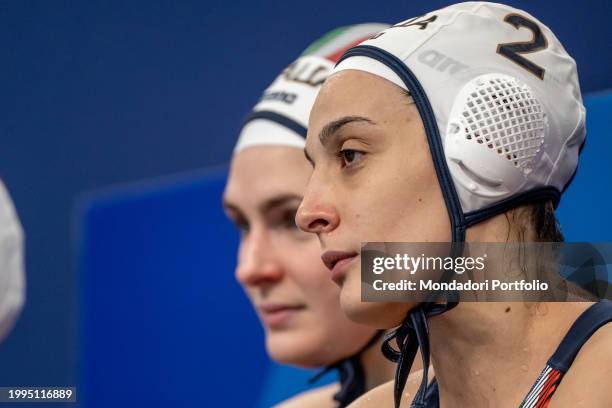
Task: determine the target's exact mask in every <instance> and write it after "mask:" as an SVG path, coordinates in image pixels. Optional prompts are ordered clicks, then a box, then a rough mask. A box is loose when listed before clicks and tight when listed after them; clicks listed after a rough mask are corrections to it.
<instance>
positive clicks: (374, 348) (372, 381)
mask: <svg viewBox="0 0 612 408" xmlns="http://www.w3.org/2000/svg"><path fill="white" fill-rule="evenodd" d="M382 340H383V336H379V339H378V340H376V341H375V342H374V343H373V344H371V345H370V347H368V348H367V349H365V350H364V351H363V352H362V353H361V357H360V359H361V365H362V367H363V370H364V374H365V379H366V384H365V386H366V391H369V390H371V389H372V388H375V387H377V386H379V385H381V384H383V383H385V382H387V381H390V380H392V379H393V378H394V375H395V363H392V362H391V361H389V360H387V359H386V358H385V357H384V356H383V354H382V352H381V351H380V349H381V345H382Z"/></svg>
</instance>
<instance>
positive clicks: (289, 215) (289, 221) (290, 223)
mask: <svg viewBox="0 0 612 408" xmlns="http://www.w3.org/2000/svg"><path fill="white" fill-rule="evenodd" d="M296 212H297V210H296V211H293V210H292V211H288V212H286V213H285V214H284V217H283V227H285V228H287V229H298V226H297V224H296V223H295V215H296Z"/></svg>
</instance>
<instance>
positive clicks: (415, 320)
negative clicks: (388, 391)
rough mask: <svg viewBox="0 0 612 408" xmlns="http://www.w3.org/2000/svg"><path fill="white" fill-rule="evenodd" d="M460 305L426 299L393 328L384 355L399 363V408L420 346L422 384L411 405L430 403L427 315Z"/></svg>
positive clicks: (396, 381) (397, 384) (394, 393)
mask: <svg viewBox="0 0 612 408" xmlns="http://www.w3.org/2000/svg"><path fill="white" fill-rule="evenodd" d="M455 306H457V302H448V303H445V304H437V303H432V302H428V303H424V304H422V305H420V306H419V307H417V308H416V309H415V310H413V311H411V312H410V313H409V314H408V316H406V318H405V319H404V321H403V322H402V324H401V325H400V327H398V328H397V329H395V330H394V331H392V332H389V333H388V334H387V335H386V336H385V339H384V340H383V344H382V352H383V354H384V356H385V357H386V358H387V359H388V360H391V361H393V362H395V363H397V369H396V371H395V387H394V390H393V396H394V399H395V408H399V406H400V402H401V399H402V393H403V391H404V387H405V386H406V381H407V380H408V375H409V374H410V368H411V367H412V363H413V362H414V358H415V356H416V353H417V350H418V349H419V347H420V348H421V358H422V359H423V378H422V380H421V386H420V387H419V390H418V392H417V393H416V395H415V397H414V400H413V401H412V404H411V407H414V408H421V407H426V406H427V405H426V403H427V401H426V399H425V396H426V390H427V375H428V371H429V336H428V331H429V329H428V326H427V319H428V318H429V317H432V316H436V315H439V314H441V313H444V312H446V311H447V310H450V309H452V308H453V307H455ZM393 340H395V342H396V344H397V349H395V348H393V346H391V341H393Z"/></svg>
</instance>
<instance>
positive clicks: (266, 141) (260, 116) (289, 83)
mask: <svg viewBox="0 0 612 408" xmlns="http://www.w3.org/2000/svg"><path fill="white" fill-rule="evenodd" d="M388 27H389V25H388V24H378V23H370V24H357V25H352V26H347V27H340V28H337V29H335V30H333V31H331V32H329V33H327V34H326V35H325V36H323V37H322V38H320V39H319V40H317V41H316V42H314V43H313V44H312V45H310V46H309V47H308V48H307V49H306V50H305V51H304V52H303V53H302V55H301V56H300V57H299V58H298V59H297V60H296V61H295V62H294V63H293V64H291V65H289V66H288V67H287V68H285V70H283V72H282V73H281V74H280V75H279V76H278V77H277V78H276V80H275V81H274V82H273V83H272V85H270V86H269V87H268V88H267V89H266V90H265V91H264V94H263V96H262V97H261V99H260V100H259V102H258V103H257V105H255V107H254V108H253V111H252V112H251V114H250V115H249V116H248V117H247V119H246V120H245V124H244V127H243V128H242V131H241V132H240V136H239V138H238V142H237V143H236V146H235V147H234V154H235V153H237V152H239V151H240V150H242V149H245V148H247V147H251V146H261V145H281V146H291V147H296V148H300V149H301V148H303V147H304V145H305V143H306V140H305V138H306V128H307V126H308V117H309V116H310V110H311V108H312V105H313V104H314V101H315V98H316V97H317V93H318V92H319V89H321V85H322V84H323V82H324V81H325V79H326V78H327V76H328V75H329V74H330V72H331V70H332V69H333V67H334V64H335V63H336V62H337V61H338V59H339V58H340V56H341V55H342V54H343V53H344V51H346V50H347V49H348V48H350V47H352V46H354V45H357V44H359V43H360V42H361V41H363V40H365V39H367V38H369V37H371V36H373V35H375V34H377V33H379V32H380V31H382V30H384V29H386V28H388Z"/></svg>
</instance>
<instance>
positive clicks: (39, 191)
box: [0, 0, 612, 385]
mask: <svg viewBox="0 0 612 408" xmlns="http://www.w3.org/2000/svg"><path fill="white" fill-rule="evenodd" d="M509 3H511V4H513V5H516V6H518V7H521V8H524V9H526V10H528V11H530V12H531V13H533V14H535V15H537V16H538V17H540V18H541V19H542V20H543V21H544V22H546V23H547V24H548V25H549V26H550V27H551V28H552V29H553V31H555V32H556V33H557V35H558V37H559V38H560V39H561V40H562V41H563V43H564V45H565V46H566V48H567V49H568V51H569V52H570V53H571V54H572V55H573V56H574V57H575V58H576V60H577V62H578V66H579V69H580V74H581V82H582V87H583V91H584V92H595V91H601V90H605V89H609V88H612V76H611V75H610V74H609V73H610V72H611V71H612V70H611V68H612V61H611V58H612V50H611V49H610V48H611V45H610V44H611V42H610V41H609V39H610V38H611V37H612V35H611V34H612V28H611V26H610V24H609V19H610V16H611V12H610V10H609V9H610V8H609V3H608V2H606V1H590V2H588V4H587V3H581V5H580V6H577V5H576V4H577V3H576V2H575V1H570V0H562V1H555V2H546V1H540V2H533V1H511V2H509ZM447 4H449V2H441V1H424V0H419V1H411V2H406V1H386V2H370V1H365V0H354V1H348V0H346V1H345V0H339V1H335V2H325V1H322V0H316V1H312V2H308V3H307V4H304V3H293V2H286V1H285V2H281V1H269V2H261V3H258V2H253V1H248V2H247V1H234V2H231V3H228V2H227V1H208V2H198V1H184V2H180V3H179V2H174V1H172V2H170V1H167V2H159V1H130V2H123V1H122V2H119V1H115V2H112V1H110V2H109V1H105V2H102V1H89V2H74V1H62V0H56V1H53V2H48V1H21V0H19V1H17V0H15V1H11V0H9V1H4V2H2V5H1V6H0V38H2V48H1V49H2V57H1V60H0V61H1V62H2V65H1V67H2V68H1V70H0V72H1V73H2V76H1V77H0V78H1V79H0V142H1V144H0V177H2V178H3V179H4V180H5V181H6V183H7V185H8V187H9V189H10V191H11V193H12V195H13V197H14V199H15V201H16V205H17V209H18V212H19V214H20V216H21V219H22V222H23V224H24V227H25V230H26V233H27V247H28V254H27V266H28V303H27V305H26V308H25V310H24V313H23V315H22V317H21V319H20V320H19V322H18V324H17V326H16V328H15V330H14V332H13V333H12V335H11V336H10V337H9V338H8V339H7V340H6V341H5V342H4V343H3V344H1V345H0V367H1V369H0V385H11V384H17V385H69V384H75V383H76V382H77V368H76V367H77V357H78V356H80V355H82V352H83V350H80V345H79V342H78V341H77V333H78V330H79V312H81V311H82V310H80V308H81V306H80V305H79V299H78V296H77V272H76V271H77V269H78V268H77V266H78V265H81V262H82V259H81V258H77V250H76V249H77V247H78V246H79V245H80V243H78V242H77V237H78V236H79V233H78V232H79V231H80V229H79V228H75V226H78V225H82V224H81V223H80V222H79V221H78V220H77V219H76V218H77V217H76V216H75V215H74V214H75V212H74V209H75V208H76V207H75V203H76V202H77V201H78V199H77V197H78V195H79V194H80V193H81V192H83V191H88V190H92V189H98V188H100V187H104V186H108V185H111V184H116V183H123V182H127V181H133V180H142V179H147V178H150V177H155V176H160V175H167V174H172V173H177V172H183V171H188V170H194V169H199V168H203V167H207V166H210V165H217V164H223V163H225V162H226V161H227V159H228V157H229V154H230V151H231V147H232V144H233V141H234V138H235V135H236V133H237V131H238V128H239V124H240V120H241V118H242V117H243V116H244V114H245V113H246V112H247V111H248V110H249V108H250V106H251V105H252V104H253V103H254V102H255V101H256V100H257V98H258V96H259V94H260V92H261V90H262V89H263V88H264V87H265V86H266V85H267V84H268V83H269V82H270V81H271V80H272V79H273V77H274V76H275V74H276V73H277V72H278V71H279V69H281V68H282V67H284V66H285V65H286V64H287V63H288V62H290V61H291V60H292V59H293V58H294V57H295V56H297V55H298V54H299V53H300V51H301V50H302V49H303V48H304V47H305V46H306V45H307V44H308V43H310V42H311V41H312V40H313V39H315V38H317V37H318V36H320V35H322V34H323V33H324V32H326V31H328V30H329V29H331V28H334V27H336V26H338V25H344V24H350V23H357V22H364V21H387V22H396V21H399V20H402V19H404V18H406V17H409V16H414V15H418V14H420V13H422V12H425V11H428V10H430V9H433V8H437V7H440V6H444V5H447ZM589 108H590V109H591V110H592V111H599V112H601V113H600V114H601V115H602V120H608V121H609V119H608V118H609V112H610V108H609V107H608V108H607V107H605V106H604V104H603V102H601V103H600V102H592V104H591V105H589ZM599 129H600V130H595V129H594V128H590V129H589V132H590V134H589V138H590V140H589V143H588V144H587V147H586V150H585V154H586V153H589V154H592V155H594V157H597V159H594V160H592V161H588V160H585V161H584V162H583V164H582V166H583V168H581V170H580V171H579V173H578V177H577V178H576V180H575V183H574V186H573V187H572V189H575V190H570V194H579V195H580V196H581V200H583V201H582V203H587V202H588V203H589V208H588V211H583V212H581V213H580V221H578V220H577V219H576V218H577V217H576V215H575V214H576V213H575V212H577V211H579V209H580V208H582V209H583V210H584V207H576V206H575V205H571V206H567V205H565V204H564V205H562V207H561V210H560V211H561V216H562V217H563V218H565V219H567V220H570V221H571V220H573V224H571V226H568V222H565V223H564V225H565V226H566V232H568V237H569V238H570V239H572V238H573V239H576V240H581V239H594V237H596V238H597V240H610V235H609V233H608V231H610V228H609V224H607V225H608V228H603V225H605V223H606V222H609V219H610V217H609V215H608V211H607V209H608V208H609V206H608V204H607V201H606V200H605V197H608V196H607V194H609V193H608V192H607V191H606V189H605V188H602V182H604V180H605V178H604V177H606V176H607V175H608V174H610V171H609V170H610V168H609V163H610V160H609V158H608V157H607V152H609V151H610V145H609V144H606V143H609V142H608V140H609V137H608V136H609V131H608V129H610V126H609V122H608V124H607V125H606V126H603V125H602V126H601V128H599ZM596 140H597V141H598V143H603V144H600V145H598V144H596ZM594 146H598V147H594ZM589 149H591V150H589ZM587 166H596V167H597V166H598V167H599V168H598V169H595V170H594V171H593V172H592V173H589V174H590V175H589V176H588V177H584V178H583V174H587V173H586V170H587ZM602 166H604V167H602ZM605 166H608V167H605ZM583 170H584V171H583ZM181 182H182V181H181ZM177 183H179V184H180V182H179V181H177ZM168 188H170V189H171V187H168ZM122 191H123V190H122ZM573 191H576V193H572V192H573ZM113 194H114V193H113ZM113 194H111V195H113ZM126 194H128V195H129V194H132V193H127V192H126ZM584 197H588V200H587V199H585V198H584ZM101 200H103V198H101ZM117 200H119V201H118V202H121V199H119V198H117ZM568 201H569V200H567V199H566V202H568ZM92 205H93V204H92ZM100 205H101V206H102V204H100ZM209 205H210V208H211V209H212V208H213V206H216V205H217V202H211V203H209ZM102 207H103V206H102ZM102 207H100V208H102ZM93 208H96V207H95V206H93V207H92V210H91V212H86V213H85V215H88V216H89V215H90V216H91V217H92V218H91V219H95V214H96V211H95V210H94V209H93ZM109 208H110V207H109ZM596 209H599V210H600V211H601V212H596V211H595V210H596ZM109 211H111V210H110V209H109ZM211 211H212V210H211ZM77 214H80V215H83V213H78V212H77ZM568 228H569V229H570V231H572V232H571V233H569V232H570V231H567V229H568ZM573 234H575V235H573ZM150 244H151V245H153V244H154V242H153V241H152V242H151V243H150ZM228 245H229V244H228ZM186 264H187V262H185V265H186ZM192 273H194V274H195V272H192ZM231 288H232V289H231V290H233V291H235V290H236V287H231ZM174 289H175V290H178V289H176V287H175V288H174ZM228 290H230V286H228ZM232 293H233V292H232ZM236 299H237V300H236V301H237V302H243V301H244V299H242V300H238V299H241V298H240V296H236ZM203 301H204V300H201V302H203ZM151 302H153V301H152V300H151ZM152 304H153V303H151V305H152ZM202 305H203V303H194V304H193V305H191V306H202ZM187 306H188V305H183V306H182V307H184V308H188V307H187ZM142 307H144V306H142ZM158 307H159V306H158ZM177 307H178V306H177ZM160 312H161V311H160ZM253 333H257V331H254V332H253ZM199 335H200V336H204V335H203V334H199ZM258 335H260V334H258ZM252 336H256V335H255V334H253V335H252ZM117 341H119V340H117ZM255 341H256V337H253V342H255ZM190 344H191V343H190ZM160 347H161V346H160Z"/></svg>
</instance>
